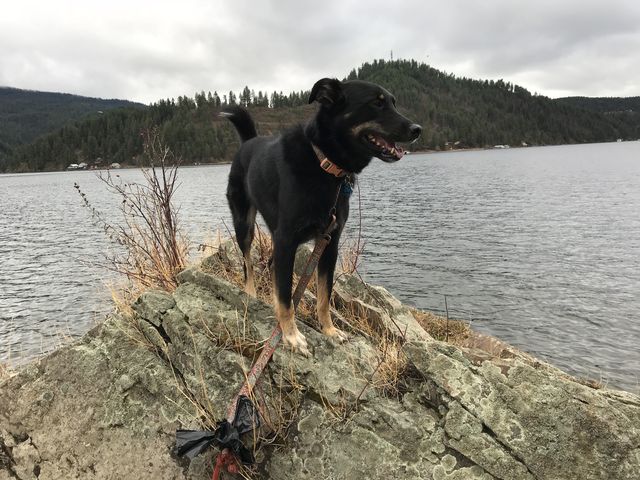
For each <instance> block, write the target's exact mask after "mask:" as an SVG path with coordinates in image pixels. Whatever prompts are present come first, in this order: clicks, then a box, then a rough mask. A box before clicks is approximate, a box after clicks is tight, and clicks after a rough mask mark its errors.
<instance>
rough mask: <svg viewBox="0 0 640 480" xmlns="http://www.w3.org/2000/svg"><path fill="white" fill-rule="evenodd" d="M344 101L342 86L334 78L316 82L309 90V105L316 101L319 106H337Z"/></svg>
mask: <svg viewBox="0 0 640 480" xmlns="http://www.w3.org/2000/svg"><path fill="white" fill-rule="evenodd" d="M343 100H344V93H343V91H342V84H341V83H340V81H339V80H336V79H335V78H323V79H321V80H318V81H317V82H316V84H315V85H314V86H313V88H312V89H311V95H309V103H313V102H315V101H318V103H320V104H321V105H324V106H327V107H328V106H331V105H338V104H339V103H341V102H342V101H343Z"/></svg>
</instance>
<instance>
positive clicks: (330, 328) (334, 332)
mask: <svg viewBox="0 0 640 480" xmlns="http://www.w3.org/2000/svg"><path fill="white" fill-rule="evenodd" d="M316 281H317V287H318V288H317V292H318V295H317V298H318V321H319V322H320V326H321V327H322V333H324V334H325V335H326V336H328V337H331V338H334V339H335V340H337V341H339V342H344V341H345V340H346V339H347V335H346V334H345V333H344V332H343V331H342V330H339V329H337V328H336V327H335V326H334V325H333V321H332V320H331V309H330V303H331V298H330V297H331V296H330V294H329V289H328V288H327V277H326V275H320V273H318V275H317V277H316Z"/></svg>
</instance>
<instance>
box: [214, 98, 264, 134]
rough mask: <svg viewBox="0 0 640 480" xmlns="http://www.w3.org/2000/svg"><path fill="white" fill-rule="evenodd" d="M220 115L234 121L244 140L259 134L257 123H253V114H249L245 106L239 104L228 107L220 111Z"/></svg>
mask: <svg viewBox="0 0 640 480" xmlns="http://www.w3.org/2000/svg"><path fill="white" fill-rule="evenodd" d="M220 116H221V117H225V118H227V119H229V121H230V122H231V123H233V126H234V127H236V130H237V131H238V135H240V140H241V141H242V142H246V141H247V140H250V139H252V138H253V137H257V136H258V132H256V124H255V123H253V119H252V118H251V115H249V112H247V110H246V109H245V108H242V107H237V106H232V107H227V108H225V109H224V110H223V111H222V112H220Z"/></svg>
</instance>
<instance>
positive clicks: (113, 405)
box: [0, 267, 640, 480]
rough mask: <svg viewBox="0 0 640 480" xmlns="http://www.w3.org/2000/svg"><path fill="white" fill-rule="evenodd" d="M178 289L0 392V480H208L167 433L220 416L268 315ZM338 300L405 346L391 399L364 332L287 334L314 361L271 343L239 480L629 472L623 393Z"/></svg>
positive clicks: (636, 431)
mask: <svg viewBox="0 0 640 480" xmlns="http://www.w3.org/2000/svg"><path fill="white" fill-rule="evenodd" d="M180 282H181V283H180V286H179V287H178V288H177V289H176V290H175V292H173V294H167V293H164V292H147V293H145V294H143V295H142V296H141V297H140V299H139V300H138V301H137V302H136V304H135V305H134V308H135V312H136V314H135V317H134V318H133V319H131V318H124V317H121V316H117V315H114V316H111V317H109V318H108V319H106V321H105V322H104V323H102V324H101V325H99V326H97V327H96V328H95V329H93V330H92V331H91V332H90V333H89V334H87V335H86V336H85V337H84V338H83V339H82V340H81V341H79V342H77V343H75V344H73V345H70V346H67V347H64V348H62V349H60V350H58V351H56V352H55V353H53V354H51V355H49V356H47V357H45V358H43V359H41V360H39V361H37V362H34V363H32V364H31V365H29V366H28V367H26V368H25V369H24V370H22V371H21V372H20V373H19V374H17V375H15V376H13V377H12V378H10V379H7V380H4V381H3V383H2V384H0V480H7V479H21V480H24V479H36V478H37V479H41V480H49V479H62V478H64V479H73V478H78V479H80V478H81V479H116V478H117V479H120V478H139V479H146V478H150V479H151V478H152V479H158V480H160V479H204V478H210V476H211V470H212V466H211V459H212V456H213V454H214V452H213V450H211V451H209V452H207V453H206V454H204V455H201V456H200V457H197V458H196V459H195V460H194V461H193V462H191V463H189V462H187V461H185V460H183V459H178V458H176V457H175V456H173V454H172V447H173V443H174V434H175V430H176V429H177V428H192V429H198V428H202V425H203V424H209V425H211V424H214V423H215V422H216V421H217V420H220V419H221V418H223V416H224V412H225V409H226V407H227V405H228V402H229V401H230V400H231V398H233V396H234V394H235V393H236V392H237V390H238V389H239V387H240V385H241V383H242V381H243V379H244V375H245V373H246V372H247V371H248V369H249V368H250V365H251V363H252V361H253V359H254V357H255V355H256V353H257V352H258V351H259V349H260V347H261V342H262V341H263V340H264V339H266V338H267V337H268V335H269V333H270V331H271V329H272V327H273V322H274V320H273V312H272V309H271V307H270V306H269V305H267V304H265V303H263V302H261V301H259V300H255V299H252V298H249V297H247V296H246V295H245V294H244V293H242V292H241V291H240V290H239V289H238V288H237V287H235V286H233V285H231V284H229V283H227V282H225V281H224V280H222V279H221V278H218V277H216V276H213V275H211V274H208V273H206V272H205V271H204V270H202V269H200V268H197V267H194V268H191V269H188V270H186V271H185V272H183V273H182V274H181V275H180ZM336 297H337V298H336V304H342V305H343V306H348V307H349V308H350V309H351V310H357V313H358V315H361V316H367V317H368V318H370V320H371V322H372V323H373V324H375V325H377V327H376V328H379V329H383V330H386V331H388V333H389V335H390V336H393V335H395V336H398V337H402V338H403V340H402V341H403V342H404V343H403V346H402V357H403V362H404V363H403V364H402V368H401V371H399V372H397V373H399V378H398V379H396V380H397V384H396V389H395V390H394V393H393V394H390V393H389V391H388V390H385V389H384V388H379V385H378V384H377V383H376V382H377V378H378V377H377V376H378V375H380V371H381V370H380V365H382V360H383V359H382V358H381V355H382V354H381V349H380V348H379V347H380V346H379V345H377V344H376V342H375V341H373V340H372V338H371V337H369V336H367V335H366V332H365V333H358V332H357V331H353V332H352V333H351V338H350V340H349V342H347V343H346V344H343V345H337V344H334V343H332V342H331V341H330V340H328V339H327V338H325V337H324V336H322V335H321V334H319V333H318V332H317V331H316V330H315V329H314V328H313V327H312V326H307V325H301V330H302V331H303V333H304V334H305V335H306V337H307V339H308V341H309V345H310V348H311V350H312V353H313V356H312V357H311V358H303V357H300V356H298V355H294V354H291V353H289V352H287V351H285V350H283V349H279V350H278V351H277V352H276V354H275V356H274V358H273V361H272V362H271V364H270V365H269V367H268V369H267V371H266V373H265V375H264V378H263V379H262V381H261V384H260V387H259V390H258V392H257V394H256V402H257V403H258V405H259V407H260V409H261V411H262V415H263V419H264V422H263V427H262V428H261V430H260V432H259V433H258V434H259V435H260V437H261V439H262V442H261V443H260V444H259V445H258V446H256V450H255V453H256V457H257V460H258V464H259V466H258V468H257V470H256V471H254V472H253V473H252V475H253V476H254V477H255V478H273V479H279V480H281V479H378V478H380V479H387V478H411V479H438V480H440V479H451V480H453V479H465V480H466V479H505V480H506V479H531V480H533V479H540V480H542V479H550V480H551V479H552V480H561V479H581V480H584V479H616V480H625V479H629V480H631V479H637V478H639V473H638V472H640V399H639V398H638V397H637V396H634V395H632V394H629V393H624V392H617V391H612V390H606V389H594V388H592V387H590V386H587V385H584V384H582V383H580V382H577V381H576V380H575V379H572V378H570V377H569V376H567V375H566V374H564V373H562V372H560V371H558V370H556V369H555V368H553V367H551V366H549V365H546V364H544V363H541V362H538V361H537V360H535V359H533V358H531V357H529V356H528V355H525V354H521V353H519V352H517V351H515V350H514V349H511V348H509V347H508V346H505V345H504V344H500V342H497V341H495V342H491V341H487V339H486V338H485V339H482V338H481V337H477V338H476V339H475V340H473V341H470V342H467V344H466V345H467V346H463V347H457V346H453V345H450V344H447V343H444V342H439V341H436V340H434V339H433V338H431V337H430V336H429V335H428V334H427V333H426V332H425V331H424V330H423V329H422V328H421V326H420V324H419V323H418V322H417V321H416V319H415V318H414V316H413V315H412V314H411V311H410V310H409V309H408V308H406V307H405V306H403V305H402V304H401V303H400V302H398V301H397V300H396V299H395V298H393V297H392V296H391V295H390V294H389V293H388V292H387V291H386V290H384V289H382V288H379V287H372V286H367V285H365V284H363V283H362V282H360V281H359V280H358V279H357V278H355V277H351V276H345V277H342V278H341V279H340V280H339V283H338V285H337V287H336ZM478 338H479V339H480V340H478ZM488 344H490V345H491V348H486V345H488ZM479 347H482V348H479ZM249 443H251V439H249Z"/></svg>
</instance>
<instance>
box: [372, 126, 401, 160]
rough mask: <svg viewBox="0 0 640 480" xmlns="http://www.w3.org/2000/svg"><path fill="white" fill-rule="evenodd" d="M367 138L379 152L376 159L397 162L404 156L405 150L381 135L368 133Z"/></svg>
mask: <svg viewBox="0 0 640 480" xmlns="http://www.w3.org/2000/svg"><path fill="white" fill-rule="evenodd" d="M365 138H366V139H367V141H369V143H371V145H372V146H373V147H374V148H375V149H376V150H377V153H376V155H375V156H376V157H378V158H380V160H384V161H387V162H388V161H391V162H395V161H397V160H400V159H401V158H402V156H403V155H404V149H403V148H402V147H399V146H397V145H396V144H395V143H393V142H390V141H389V140H386V139H385V138H383V137H382V136H381V135H377V134H375V133H368V134H367V135H366V136H365Z"/></svg>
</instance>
